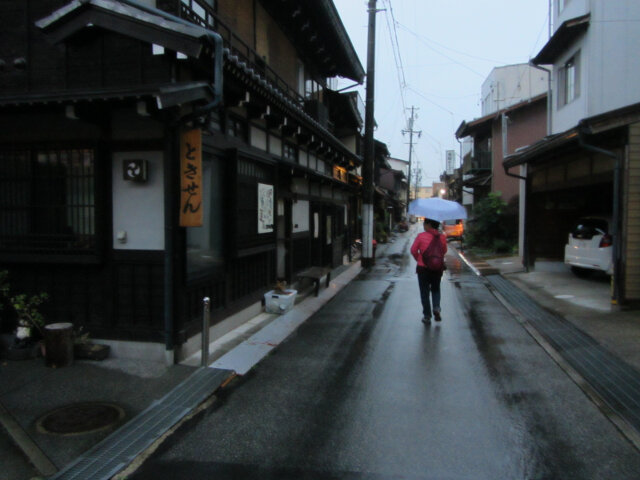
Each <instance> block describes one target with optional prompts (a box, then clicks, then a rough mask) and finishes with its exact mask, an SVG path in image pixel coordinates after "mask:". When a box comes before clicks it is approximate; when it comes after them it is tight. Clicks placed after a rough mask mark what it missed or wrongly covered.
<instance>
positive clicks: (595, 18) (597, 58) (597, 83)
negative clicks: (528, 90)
mask: <svg viewBox="0 0 640 480" xmlns="http://www.w3.org/2000/svg"><path fill="white" fill-rule="evenodd" d="M586 13H591V22H590V25H589V29H588V30H587V32H586V34H585V35H584V36H583V37H582V38H581V39H579V40H578V41H577V42H576V43H575V45H572V46H571V47H570V48H569V49H568V50H567V51H566V52H565V54H564V55H562V56H561V57H560V58H559V59H558V61H557V62H556V63H555V64H554V76H553V77H554V91H555V92H558V91H559V89H558V71H559V69H560V68H561V67H562V65H564V63H565V62H566V61H567V60H568V59H569V58H571V56H572V55H574V54H575V53H576V52H577V51H578V50H579V51H580V62H581V65H580V97H578V98H577V99H576V100H575V101H574V102H572V103H570V104H568V105H564V106H562V107H560V108H559V107H558V104H557V98H558V95H557V93H555V95H554V105H553V110H552V111H553V121H552V128H553V132H552V133H560V132H563V131H566V130H568V129H570V128H573V127H575V126H576V125H577V124H578V122H579V121H580V120H581V119H583V118H588V117H592V116H594V115H599V114H601V113H606V112H609V111H611V110H615V109H618V108H622V107H625V106H627V105H632V104H635V103H638V102H640V89H639V88H638V87H637V81H638V78H639V76H640V56H638V55H637V53H636V50H637V46H638V45H640V28H638V21H637V19H639V18H640V2H639V1H638V0H616V1H608V2H603V1H600V0H571V1H570V2H569V3H568V4H567V7H566V8H565V10H564V11H563V12H561V14H560V16H559V17H558V18H557V22H556V25H554V27H555V28H557V27H558V26H560V25H561V23H562V22H563V21H565V20H568V19H570V18H574V17H576V16H580V15H584V14H586Z"/></svg>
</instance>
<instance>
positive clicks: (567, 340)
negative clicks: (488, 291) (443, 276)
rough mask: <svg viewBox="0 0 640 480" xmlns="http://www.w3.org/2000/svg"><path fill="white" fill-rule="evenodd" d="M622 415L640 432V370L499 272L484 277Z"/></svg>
mask: <svg viewBox="0 0 640 480" xmlns="http://www.w3.org/2000/svg"><path fill="white" fill-rule="evenodd" d="M485 278H486V279H487V280H488V281H489V283H490V284H491V285H492V286H493V287H494V288H495V289H496V290H497V291H498V292H499V293H500V294H501V295H502V296H503V297H504V298H505V299H506V300H507V301H508V302H509V303H510V304H511V305H512V306H513V307H514V308H516V309H517V310H518V311H519V312H520V313H521V314H522V315H523V317H524V318H526V320H527V321H528V322H529V323H530V324H531V325H532V326H533V327H534V328H535V329H536V330H537V331H538V332H540V334H542V335H543V336H544V337H545V339H546V340H547V341H548V342H549V343H550V344H551V345H552V346H553V347H554V348H555V349H556V350H557V351H558V353H559V354H560V355H562V357H563V358H564V359H565V360H566V361H567V363H569V364H570V365H571V366H572V367H573V368H574V369H575V370H576V371H577V372H578V373H579V374H580V375H582V377H583V378H584V379H585V380H586V381H587V382H588V383H589V384H590V385H591V387H592V388H593V389H594V390H595V391H596V392H597V393H598V395H600V397H601V398H602V399H603V400H604V401H605V402H606V403H607V405H608V406H609V407H610V408H611V409H613V411H614V412H616V413H617V414H618V415H619V416H620V417H621V418H623V419H624V420H626V421H627V422H628V423H629V424H630V425H631V426H632V427H633V428H634V429H635V430H636V431H638V432H640V372H638V371H637V370H636V369H634V368H633V367H631V366H630V365H628V364H627V363H625V362H624V361H623V360H621V359H620V358H618V357H616V356H615V355H613V354H611V353H610V352H609V351H608V350H606V349H605V348H604V347H602V346H601V345H600V344H599V343H598V342H596V341H595V340H594V339H593V338H592V337H590V336H589V335H587V334H586V333H584V332H583V331H582V330H580V329H578V328H577V327H575V326H574V325H573V324H572V323H570V322H569V321H567V320H566V319H564V318H562V317H560V316H558V315H555V314H553V313H551V312H548V311H547V310H545V309H543V308H542V307H540V306H539V305H538V304H537V302H535V300H533V299H531V298H530V297H529V296H528V295H526V294H525V293H524V292H523V291H522V290H520V289H519V288H517V287H516V286H515V285H514V284H513V283H511V282H510V281H508V280H506V279H504V278H503V277H501V276H500V275H490V276H487V277H485Z"/></svg>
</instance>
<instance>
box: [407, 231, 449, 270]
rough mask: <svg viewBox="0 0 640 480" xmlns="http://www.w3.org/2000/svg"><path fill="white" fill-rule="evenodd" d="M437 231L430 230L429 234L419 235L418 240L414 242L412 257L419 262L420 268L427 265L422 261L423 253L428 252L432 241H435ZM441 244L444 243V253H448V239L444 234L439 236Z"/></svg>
mask: <svg viewBox="0 0 640 480" xmlns="http://www.w3.org/2000/svg"><path fill="white" fill-rule="evenodd" d="M435 233H436V231H435V230H429V231H428V232H422V233H421V234H419V235H418V236H417V237H416V239H415V240H414V241H413V245H411V255H413V258H415V259H416V262H418V266H419V267H424V266H425V264H424V262H423V261H422V252H424V251H426V250H427V247H428V246H429V244H430V243H431V240H433V239H434V237H435V235H434V234H435ZM439 236H440V242H441V243H442V251H443V252H444V253H446V252H447V237H446V235H444V234H443V233H440V234H439Z"/></svg>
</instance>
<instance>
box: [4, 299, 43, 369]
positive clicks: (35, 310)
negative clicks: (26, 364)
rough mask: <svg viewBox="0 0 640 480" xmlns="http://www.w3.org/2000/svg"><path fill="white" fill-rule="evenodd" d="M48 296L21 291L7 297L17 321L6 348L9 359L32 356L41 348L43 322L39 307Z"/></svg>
mask: <svg viewBox="0 0 640 480" xmlns="http://www.w3.org/2000/svg"><path fill="white" fill-rule="evenodd" d="M48 298H49V296H48V295H47V294H46V293H39V294H36V295H27V294H25V293H21V294H18V295H14V296H13V297H11V298H10V299H9V305H10V306H11V307H12V308H13V310H14V312H15V314H16V318H17V321H18V325H17V327H16V330H15V333H14V339H13V343H12V344H11V345H10V346H9V350H8V356H9V358H10V359H20V358H33V357H35V356H37V354H38V352H39V351H42V350H43V347H44V345H43V343H42V339H43V338H44V324H45V322H44V316H43V315H42V313H41V312H40V308H39V307H40V305H41V304H42V303H44V302H45V301H46V300H47V299H48ZM42 353H44V352H42Z"/></svg>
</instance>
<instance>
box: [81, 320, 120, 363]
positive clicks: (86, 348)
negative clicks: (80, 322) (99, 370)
mask: <svg viewBox="0 0 640 480" xmlns="http://www.w3.org/2000/svg"><path fill="white" fill-rule="evenodd" d="M110 350H111V347H110V346H109V345H104V344H101V343H94V342H92V341H91V340H89V332H85V331H84V329H83V327H82V326H80V328H79V329H78V330H77V331H76V332H74V337H73V356H74V357H75V358H79V359H84V360H104V359H105V358H107V357H108V356H109V352H110Z"/></svg>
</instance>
